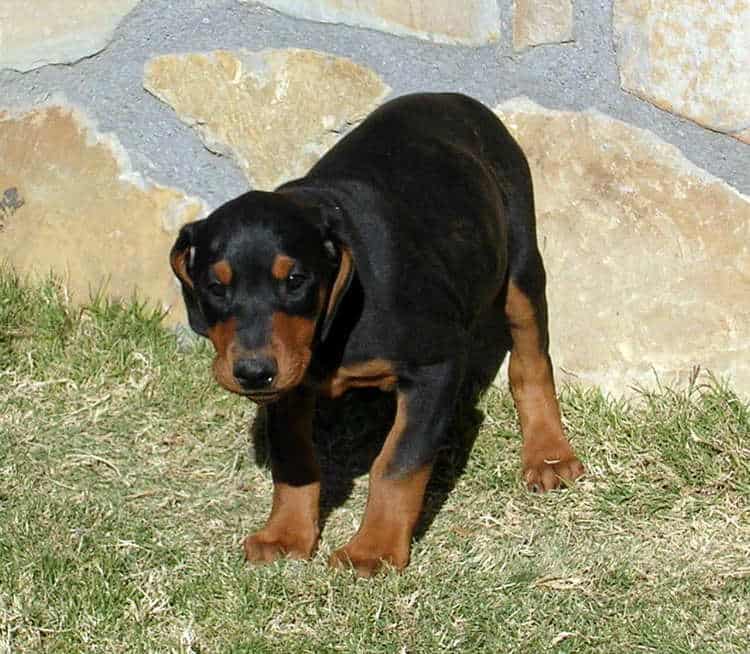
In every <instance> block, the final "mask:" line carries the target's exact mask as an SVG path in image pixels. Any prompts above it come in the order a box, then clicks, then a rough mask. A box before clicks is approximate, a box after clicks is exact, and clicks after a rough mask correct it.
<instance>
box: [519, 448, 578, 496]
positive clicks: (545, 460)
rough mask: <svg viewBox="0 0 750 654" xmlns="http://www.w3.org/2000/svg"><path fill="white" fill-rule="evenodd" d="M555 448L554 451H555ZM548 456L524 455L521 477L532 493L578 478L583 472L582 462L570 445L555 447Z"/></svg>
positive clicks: (550, 488) (542, 491) (557, 486)
mask: <svg viewBox="0 0 750 654" xmlns="http://www.w3.org/2000/svg"><path fill="white" fill-rule="evenodd" d="M555 450H556V451H555ZM555 450H553V451H552V452H551V453H550V456H549V457H546V456H543V455H541V454H537V455H536V456H533V457H524V459H525V460H524V468H523V478H524V481H525V482H526V487H527V488H528V489H529V490H530V491H531V492H532V493H544V492H546V491H548V490H552V489H554V488H559V487H560V486H561V485H564V484H566V483H568V482H571V481H573V480H575V479H578V477H580V476H581V475H582V474H583V473H584V468H583V464H582V463H581V462H580V461H579V460H578V458H577V457H576V455H575V454H574V453H573V450H571V449H570V446H568V445H567V444H566V446H565V447H561V448H555Z"/></svg>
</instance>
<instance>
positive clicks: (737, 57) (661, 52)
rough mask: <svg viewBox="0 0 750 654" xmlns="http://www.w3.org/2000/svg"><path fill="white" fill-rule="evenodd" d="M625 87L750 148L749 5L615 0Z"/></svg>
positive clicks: (741, 0) (727, 0) (736, 0)
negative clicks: (733, 137)
mask: <svg viewBox="0 0 750 654" xmlns="http://www.w3.org/2000/svg"><path fill="white" fill-rule="evenodd" d="M614 30H615V44H616V47H617V62H618V65H619V68H620V80H621V84H622V87H623V88H624V89H625V90H627V91H630V92H631V93H634V94H635V95H637V96H639V97H641V98H643V99H645V100H648V101H649V102H652V103H653V104H655V105H656V106H658V107H661V108H662V109H666V110H667V111H671V112H673V113H676V114H679V115H682V116H685V117H687V118H690V119H691V120H694V121H695V122H697V123H699V124H701V125H704V126H706V127H708V128H710V129H713V130H717V131H720V132H726V133H727V134H731V135H733V136H735V137H737V138H739V139H740V140H742V141H744V142H746V143H750V138H749V137H748V133H750V1H748V0H724V1H722V2H706V0H689V1H682V2H676V1H675V0H615V4H614Z"/></svg>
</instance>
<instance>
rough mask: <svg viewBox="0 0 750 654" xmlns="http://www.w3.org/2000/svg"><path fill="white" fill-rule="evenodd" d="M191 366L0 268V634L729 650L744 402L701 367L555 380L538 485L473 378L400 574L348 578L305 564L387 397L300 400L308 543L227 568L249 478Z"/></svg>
mask: <svg viewBox="0 0 750 654" xmlns="http://www.w3.org/2000/svg"><path fill="white" fill-rule="evenodd" d="M210 360H211V352H210V350H209V348H208V347H206V345H205V344H198V345H195V344H194V343H193V342H192V341H190V340H186V339H182V340H179V339H177V338H175V337H174V335H173V334H172V333H170V332H169V331H167V330H165V329H163V328H162V326H161V325H160V321H159V316H158V315H154V314H153V312H151V311H150V310H149V309H148V308H146V307H144V306H142V305H138V304H137V303H133V304H131V305H128V306H118V305H111V304H108V303H106V302H104V301H103V300H95V301H92V302H91V303H90V304H89V305H88V306H86V307H84V308H78V307H74V306H71V305H69V304H68V303H67V302H66V299H65V293H64V291H63V290H62V289H61V288H60V286H59V284H56V283H55V282H54V281H50V282H48V283H46V284H42V285H36V286H28V285H25V284H20V283H19V282H18V280H17V279H16V278H15V277H14V276H13V275H12V274H10V273H8V272H7V271H6V272H3V273H2V274H0V652H2V653H6V652H8V653H10V652H13V653H19V652H107V653H112V652H184V653H188V652H192V653H198V652H201V653H208V652H211V653H214V652H218V653H224V652H230V653H231V652H253V653H255V652H258V653H264V652H279V653H284V654H290V653H295V652H314V653H318V652H357V653H368V652H373V653H375V652H383V653H386V652H388V653H390V652H393V653H395V654H402V653H403V654H406V653H423V652H427V653H429V652H440V651H444V650H448V651H464V652H513V653H517V652H535V653H536V652H608V653H612V652H628V653H629V652H659V653H663V652H667V653H671V652H711V653H729V652H737V653H747V652H748V651H750V645H749V644H748V643H750V407H748V404H747V403H746V402H743V401H741V400H740V399H738V397H737V396H736V395H735V394H734V393H733V392H732V391H731V389H730V388H728V387H727V386H726V385H724V384H722V383H719V382H717V381H715V380H713V379H712V378H711V377H710V376H708V375H705V374H702V375H697V376H696V379H695V381H694V382H693V383H692V384H690V385H689V386H688V387H686V388H681V389H676V390H675V389H662V390H660V391H659V392H656V393H646V392H641V393H638V394H637V395H636V396H635V398H634V399H633V400H631V401H630V402H629V403H625V402H622V401H615V400H611V399H608V398H604V397H603V396H602V395H601V394H600V393H598V392H596V391H592V390H584V389H577V388H573V387H568V388H564V389H562V407H563V413H564V414H565V423H566V427H567V430H568V433H569V435H570V437H571V440H572V441H573V444H574V446H575V448H576V450H577V452H578V453H579V455H580V456H581V458H582V460H583V461H584V462H585V463H586V465H587V476H586V477H585V478H584V479H583V480H582V481H580V482H579V483H578V484H576V485H575V486H574V487H572V488H570V489H568V490H565V491H561V492H556V493H550V494H547V495H543V496H537V495H532V494H529V493H528V492H526V491H525V490H524V488H523V485H522V483H521V478H520V471H519V447H520V436H519V433H518V426H517V423H516V417H515V413H514V410H513V405H512V402H511V401H510V398H509V396H508V394H507V393H505V392H502V391H498V390H495V389H492V390H490V391H488V392H487V393H486V394H485V395H484V396H483V397H482V399H481V401H480V403H479V405H478V412H477V413H474V414H471V415H465V416H463V417H462V419H461V420H460V421H458V422H457V425H456V427H455V428H454V432H455V434H456V435H457V436H460V438H457V441H460V442H461V443H462V445H461V446H460V447H457V448H456V449H455V450H451V451H446V452H444V453H443V455H442V456H441V463H440V466H439V468H438V470H437V473H436V476H435V480H434V483H433V484H432V485H431V489H430V497H429V503H428V509H427V512H426V519H425V524H424V527H423V528H422V529H421V530H420V534H419V538H418V539H417V541H416V543H415V545H414V549H413V555H412V563H411V566H410V567H409V568H408V569H407V570H406V571H405V572H404V573H403V574H397V573H395V572H392V571H391V572H388V573H386V574H383V575H380V576H378V577H377V578H375V579H372V580H364V579H358V578H356V577H355V576H354V575H353V574H351V573H350V572H348V571H332V570H330V569H328V568H327V567H326V565H325V562H326V559H327V556H328V554H330V552H331V551H332V550H333V549H334V548H336V547H337V546H339V545H341V544H342V543H344V542H345V541H346V540H347V539H348V537H349V536H350V535H351V534H352V533H353V531H354V530H355V529H356V527H357V524H358V521H359V518H360V516H361V513H362V509H363V506H364V502H365V496H366V481H367V478H366V475H364V474H363V473H364V470H365V469H366V457H365V456H364V455H361V454H359V453H360V452H363V451H364V452H368V453H370V454H371V453H372V451H373V450H374V449H376V447H377V440H378V438H380V437H381V436H382V434H381V431H382V425H383V423H384V419H383V418H382V417H381V418H379V417H378V416H382V415H384V414H385V415H387V414H388V412H389V410H390V409H391V406H390V403H389V401H388V398H387V396H379V395H372V394H369V393H368V394H364V395H362V396H347V398H346V399H345V400H344V401H343V402H342V403H341V404H340V405H339V407H335V406H327V407H324V408H323V411H322V415H321V416H320V433H319V435H318V440H319V445H320V450H321V454H322V457H323V459H324V467H325V471H326V477H327V479H328V480H329V491H328V494H327V496H326V507H327V508H326V511H325V514H326V519H325V527H324V531H323V536H322V540H321V545H320V549H319V551H318V553H317V555H316V556H315V558H314V559H313V560H312V561H310V562H296V561H282V562H278V563H276V564H273V565H270V566H266V567H251V566H248V565H247V564H245V563H244V561H243V559H242V555H241V547H240V543H241V540H242V538H243V536H244V535H246V534H247V533H249V532H251V531H252V530H254V529H256V528H258V527H259V526H261V525H262V523H263V521H264V519H265V517H266V515H267V512H268V510H269V503H270V497H271V495H270V493H271V478H270V472H269V470H268V468H267V467H266V465H264V460H265V459H264V454H263V452H264V447H263V441H262V438H260V437H259V436H258V435H257V434H258V433H259V430H258V429H257V428H253V427H252V425H254V424H255V409H254V407H253V405H252V404H250V403H248V402H246V401H244V400H243V399H242V398H239V397H235V396H231V395H229V394H228V393H226V392H224V391H222V390H220V389H219V388H218V387H217V386H216V385H215V384H214V383H213V381H212V380H211V378H210V374H209V363H210ZM459 423H460V424H459ZM256 427H257V426H256ZM471 441H474V444H473V450H472V452H471V454H470V455H469V456H468V458H466V457H465V456H464V455H465V453H466V449H467V446H468V444H469V443H471Z"/></svg>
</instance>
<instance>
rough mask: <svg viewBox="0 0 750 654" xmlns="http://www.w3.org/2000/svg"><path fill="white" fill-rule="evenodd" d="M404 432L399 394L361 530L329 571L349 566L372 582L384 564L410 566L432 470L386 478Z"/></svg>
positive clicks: (372, 473) (373, 471) (374, 468)
mask: <svg viewBox="0 0 750 654" xmlns="http://www.w3.org/2000/svg"><path fill="white" fill-rule="evenodd" d="M406 426H407V402H406V397H405V396H404V395H403V394H401V393H399V395H398V405H397V411H396V419H395V421H394V423H393V427H392V428H391V431H390V433H389V434H388V437H387V438H386V440H385V444H384V445H383V449H382V450H381V452H380V454H379V455H378V457H377V458H376V459H375V461H374V463H373V465H372V468H371V469H370V492H369V496H368V498H367V507H366V508H365V515H364V518H363V519H362V525H361V526H360V528H359V531H358V532H357V533H356V535H355V536H354V537H353V538H352V539H351V540H350V541H349V543H348V544H347V545H345V546H344V547H342V548H341V549H339V550H336V551H335V552H334V553H333V554H332V555H331V558H330V561H329V563H330V565H332V566H334V567H350V566H351V567H353V568H354V569H355V570H356V571H357V573H358V574H359V575H361V576H363V577H370V576H372V575H373V574H374V573H375V572H377V571H378V569H379V568H380V567H381V566H382V564H383V562H386V563H389V564H390V565H392V566H394V567H395V568H397V569H399V570H400V569H403V568H405V567H406V565H407V564H408V563H409V553H410V550H411V538H412V533H413V532H414V528H415V526H416V524H417V520H418V519H419V514H420V513H421V511H422V503H423V500H424V492H425V487H426V486H427V482H428V481H429V478H430V472H431V470H432V466H431V465H426V466H423V467H421V468H419V469H417V470H415V471H414V472H412V473H409V474H408V475H406V476H404V477H400V478H397V479H393V478H389V477H388V470H389V466H390V463H391V461H392V460H393V457H394V455H395V453H396V448H397V446H398V443H399V441H400V440H401V438H402V436H403V435H404V432H405V430H406Z"/></svg>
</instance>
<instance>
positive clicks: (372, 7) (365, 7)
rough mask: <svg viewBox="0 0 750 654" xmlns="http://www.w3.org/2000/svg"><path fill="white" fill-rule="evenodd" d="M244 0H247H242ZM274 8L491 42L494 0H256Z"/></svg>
mask: <svg viewBox="0 0 750 654" xmlns="http://www.w3.org/2000/svg"><path fill="white" fill-rule="evenodd" d="M243 1H245V2H246V1H248V0H243ZM261 2H262V3H263V4H264V5H267V6H268V7H271V8H272V9H276V10H277V11H281V12H284V13H286V14H290V15H292V16H299V17H300V18H307V19H309V20H315V21H319V22H323V23H345V24H347V25H355V26H358V27H368V28H371V29H376V30H380V31H382V32H391V33H393V34H398V35H402V36H416V37H417V38H420V39H426V40H429V41H437V42H438V43H462V44H466V45H481V44H484V43H490V42H492V41H496V40H497V39H498V37H499V34H500V13H499V11H498V7H497V1H496V0H463V1H462V2H455V0H375V2H372V0H261Z"/></svg>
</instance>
